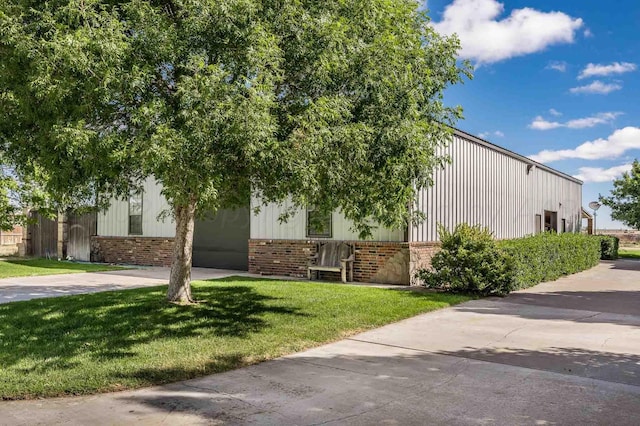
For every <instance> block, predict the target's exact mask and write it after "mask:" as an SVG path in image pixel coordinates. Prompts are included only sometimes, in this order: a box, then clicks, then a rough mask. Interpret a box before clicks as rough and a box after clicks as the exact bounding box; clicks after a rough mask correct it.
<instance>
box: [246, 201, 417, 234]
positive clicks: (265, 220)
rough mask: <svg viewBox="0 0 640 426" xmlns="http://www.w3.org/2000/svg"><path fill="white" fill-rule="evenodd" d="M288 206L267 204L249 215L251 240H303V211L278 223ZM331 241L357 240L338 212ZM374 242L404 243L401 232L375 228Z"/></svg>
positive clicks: (252, 205) (253, 202) (253, 203)
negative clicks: (256, 212) (284, 221)
mask: <svg viewBox="0 0 640 426" xmlns="http://www.w3.org/2000/svg"><path fill="white" fill-rule="evenodd" d="M259 205H260V202H259V200H257V199H255V198H253V199H252V201H251V207H252V208H254V207H256V206H259ZM288 206H289V204H288V203H284V204H283V205H282V206H279V205H277V204H268V205H266V206H262V207H261V209H260V212H259V213H258V214H257V215H255V214H252V215H251V238H252V239H274V240H276V239H283V240H303V239H305V238H306V217H305V211H304V210H301V211H299V212H298V213H296V214H295V215H294V216H293V217H291V218H289V220H288V221H287V222H286V223H280V222H279V221H278V217H279V216H280V215H281V214H282V212H284V211H285V209H286V208H287V207H288ZM332 226H333V233H332V235H333V236H332V238H331V239H332V240H357V239H358V233H357V232H353V231H351V229H350V227H351V222H350V221H348V220H346V219H345V218H344V216H343V215H342V214H341V213H339V212H334V213H333V217H332ZM373 240H374V241H404V232H403V231H402V230H391V229H385V228H376V229H374V230H373Z"/></svg>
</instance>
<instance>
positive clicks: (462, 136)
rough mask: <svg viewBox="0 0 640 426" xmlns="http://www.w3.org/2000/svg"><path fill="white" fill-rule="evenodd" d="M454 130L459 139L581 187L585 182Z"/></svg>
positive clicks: (476, 137)
mask: <svg viewBox="0 0 640 426" xmlns="http://www.w3.org/2000/svg"><path fill="white" fill-rule="evenodd" d="M452 129H453V134H454V135H456V136H458V137H461V138H464V139H467V140H469V141H471V142H474V143H477V144H478V145H482V146H485V147H487V148H489V149H492V150H494V151H497V152H499V153H501V154H505V155H507V156H509V157H511V158H515V159H516V160H520V161H522V162H524V163H527V164H531V165H534V166H536V167H537V168H539V169H542V170H544V171H547V172H549V173H553V174H554V175H556V176H560V177H562V178H564V179H567V180H570V181H572V182H575V183H578V184H580V185H582V184H583V182H582V181H581V180H580V179H577V178H574V177H573V176H571V175H568V174H566V173H563V172H561V171H560V170H556V169H554V168H552V167H549V166H545V165H544V164H542V163H538V162H537V161H533V160H532V159H531V158H528V157H525V156H524V155H520V154H518V153H516V152H513V151H511V150H508V149H506V148H503V147H501V146H499V145H496V144H493V143H491V142H489V141H487V140H484V139H482V138H480V137H478V136H475V135H472V134H471V133H467V132H465V131H462V130H460V129H456V128H455V127H452Z"/></svg>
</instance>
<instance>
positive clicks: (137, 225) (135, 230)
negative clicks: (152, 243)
mask: <svg viewBox="0 0 640 426" xmlns="http://www.w3.org/2000/svg"><path fill="white" fill-rule="evenodd" d="M129 235H142V192H132V193H131V195H129Z"/></svg>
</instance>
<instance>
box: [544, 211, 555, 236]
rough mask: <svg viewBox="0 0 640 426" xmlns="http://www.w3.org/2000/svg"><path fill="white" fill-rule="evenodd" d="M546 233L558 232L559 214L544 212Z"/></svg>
mask: <svg viewBox="0 0 640 426" xmlns="http://www.w3.org/2000/svg"><path fill="white" fill-rule="evenodd" d="M544 232H558V212H550V211H548V210H545V211H544Z"/></svg>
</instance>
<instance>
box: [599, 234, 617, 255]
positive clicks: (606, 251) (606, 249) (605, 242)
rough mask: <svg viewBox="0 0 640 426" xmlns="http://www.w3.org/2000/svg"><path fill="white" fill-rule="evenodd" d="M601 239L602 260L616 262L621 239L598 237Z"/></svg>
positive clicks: (611, 236) (605, 236) (609, 236)
mask: <svg viewBox="0 0 640 426" xmlns="http://www.w3.org/2000/svg"><path fill="white" fill-rule="evenodd" d="M597 237H598V238H600V259H604V260H615V259H617V258H618V246H619V245H620V238H618V237H614V236H613V235H598V236H597Z"/></svg>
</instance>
